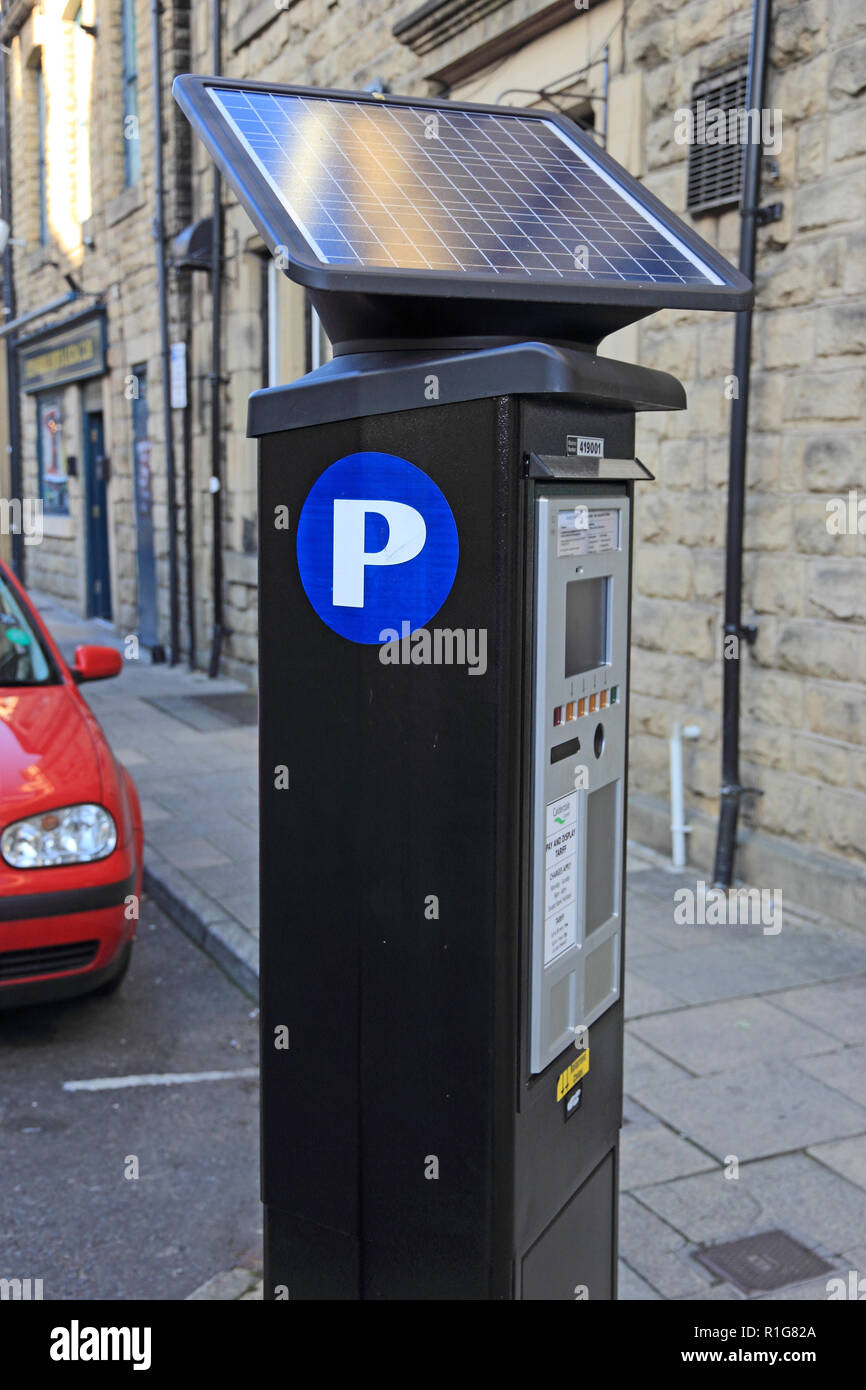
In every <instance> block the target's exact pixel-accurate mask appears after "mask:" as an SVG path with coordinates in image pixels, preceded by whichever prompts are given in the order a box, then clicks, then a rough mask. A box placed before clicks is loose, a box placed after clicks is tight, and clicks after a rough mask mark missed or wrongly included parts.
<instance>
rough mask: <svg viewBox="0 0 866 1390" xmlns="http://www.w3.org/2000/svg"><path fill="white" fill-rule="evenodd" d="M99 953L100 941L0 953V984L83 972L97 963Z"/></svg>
mask: <svg viewBox="0 0 866 1390" xmlns="http://www.w3.org/2000/svg"><path fill="white" fill-rule="evenodd" d="M98 950H99V942H98V941H69V942H64V943H63V944H62V945H61V946H34V947H32V948H31V949H29V950H24V951H0V980H26V979H28V978H29V977H30V976H31V975H59V974H61V972H65V971H67V970H83V969H84V968H85V966H87V965H90V963H91V961H93V960H94V959H95V957H96V952H97V951H98Z"/></svg>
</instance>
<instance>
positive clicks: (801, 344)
mask: <svg viewBox="0 0 866 1390" xmlns="http://www.w3.org/2000/svg"><path fill="white" fill-rule="evenodd" d="M763 322H764V366H766V367H799V366H802V364H803V362H804V361H808V360H809V358H810V357H812V355H813V353H814V339H815V319H814V315H813V314H812V313H811V311H810V310H808V309H792V310H790V311H778V312H776V313H773V314H767V315H766V316H765V317H764V320H763Z"/></svg>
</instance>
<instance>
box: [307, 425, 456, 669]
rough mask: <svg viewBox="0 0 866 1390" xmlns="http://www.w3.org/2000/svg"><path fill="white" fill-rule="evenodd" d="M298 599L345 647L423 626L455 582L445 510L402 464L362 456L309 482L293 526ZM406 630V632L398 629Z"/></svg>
mask: <svg viewBox="0 0 866 1390" xmlns="http://www.w3.org/2000/svg"><path fill="white" fill-rule="evenodd" d="M297 551H298V570H299V573H300V576H301V583H302V584H303V586H304V592H305V593H306V595H307V598H308V599H309V600H310V603H311V604H312V605H313V608H314V609H315V610H316V612H317V613H318V615H319V617H320V618H321V619H322V621H323V622H325V623H327V624H328V627H330V628H333V630H334V631H335V632H338V633H339V634H340V636H341V637H347V638H348V639H349V641H351V642H362V643H367V644H373V643H376V644H378V643H381V642H382V641H383V640H386V639H384V638H383V637H382V634H383V632H385V631H387V630H389V629H390V630H391V631H397V632H401V633H405V632H406V631H407V630H408V631H409V632H415V631H417V629H418V628H421V627H424V625H425V624H426V623H427V622H429V620H430V619H431V618H432V617H433V616H434V615H435V614H436V613H438V611H439V609H440V608H441V607H442V605H443V603H444V602H445V600H446V599H447V597H448V595H449V593H450V592H451V587H452V585H453V583H454V577H455V575H456V574H457V562H458V557H459V544H458V540H457V526H456V524H455V522H454V517H453V515H452V512H451V508H450V507H449V505H448V503H447V502H446V500H445V497H444V495H443V493H442V492H441V490H440V489H439V488H438V487H437V486H436V484H435V483H434V482H433V479H432V478H430V477H428V476H427V474H426V473H423V472H422V471H421V469H420V468H416V467H415V465H414V464H412V463H409V461H408V460H407V459H403V458H398V457H397V456H396V455H394V454H380V453H375V452H372V451H371V452H364V453H358V454H347V455H346V456H345V458H341V459H337V461H336V463H332V464H331V466H330V468H327V469H326V470H325V472H324V473H322V475H321V476H320V477H319V478H317V479H316V482H315V483H314V484H313V486H312V488H311V489H310V491H309V493H308V494H307V498H306V501H305V502H304V505H303V507H302V508H301V515H300V520H299V522H298V538H297ZM407 622H408V624H409V627H408V629H406V628H405V627H404V624H405V623H407Z"/></svg>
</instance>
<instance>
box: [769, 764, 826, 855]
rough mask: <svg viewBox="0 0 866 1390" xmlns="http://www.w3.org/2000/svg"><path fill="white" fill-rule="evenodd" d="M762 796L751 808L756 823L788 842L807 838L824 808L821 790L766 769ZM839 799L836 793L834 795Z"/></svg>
mask: <svg viewBox="0 0 866 1390" xmlns="http://www.w3.org/2000/svg"><path fill="white" fill-rule="evenodd" d="M760 785H761V790H762V791H763V793H764V794H763V796H761V797H756V798H755V804H754V806H753V808H752V814H753V816H754V820H755V823H756V824H758V825H760V827H761V829H762V830H766V831H768V832H769V834H771V835H783V836H784V837H785V839H787V840H791V839H793V840H804V839H807V838H808V835H809V831H810V827H811V826H813V825H814V824H816V823H817V821H818V818H819V816H820V808H821V806H822V804H823V798H822V789H821V788H819V787H817V786H816V785H815V784H814V783H813V782H809V781H807V780H806V779H805V778H803V777H795V776H793V775H792V774H789V773H786V772H782V771H776V770H775V769H773V768H765V769H764V770H763V772H762V774H761V778H760ZM835 795H838V793H835Z"/></svg>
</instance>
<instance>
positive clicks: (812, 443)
mask: <svg viewBox="0 0 866 1390" xmlns="http://www.w3.org/2000/svg"><path fill="white" fill-rule="evenodd" d="M803 471H804V477H805V483H806V487H807V488H808V489H809V490H810V492H827V493H831V494H832V495H833V496H844V495H845V494H846V493H847V490H848V489H849V488H856V486H857V483H858V481H861V482H862V477H863V447H862V439H861V436H860V432H859V431H857V432H856V433H855V432H852V431H846V430H830V431H828V432H827V433H826V434H821V435H817V436H815V437H813V438H811V439H808V440H807V441H806V445H805V451H804V457H803ZM825 516H826V513H825Z"/></svg>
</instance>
